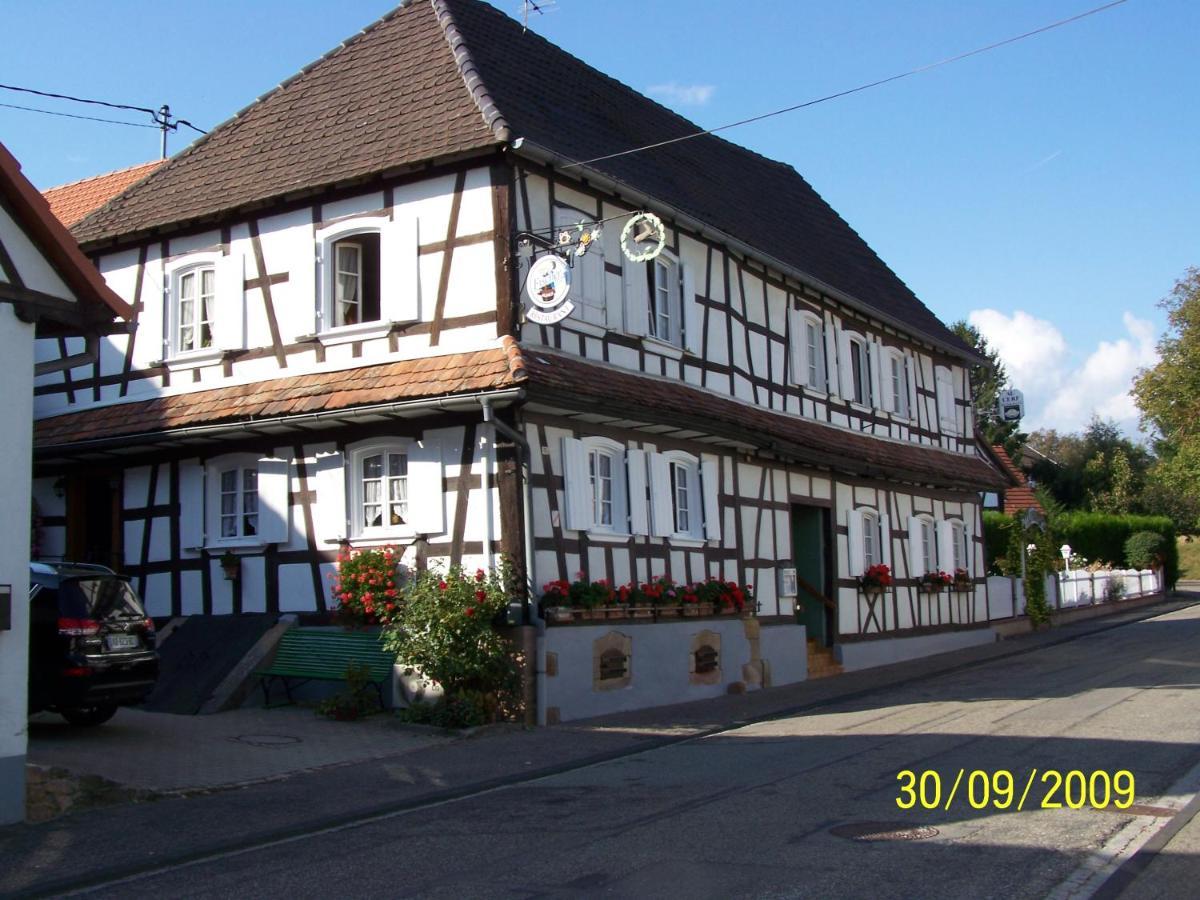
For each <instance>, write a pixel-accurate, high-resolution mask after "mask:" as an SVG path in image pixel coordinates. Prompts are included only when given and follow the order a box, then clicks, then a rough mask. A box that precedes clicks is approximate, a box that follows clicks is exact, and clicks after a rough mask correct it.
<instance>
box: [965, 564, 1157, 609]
mask: <svg viewBox="0 0 1200 900" xmlns="http://www.w3.org/2000/svg"><path fill="white" fill-rule="evenodd" d="M1161 579H1162V574H1161V573H1160V572H1152V571H1150V570H1149V569H1142V570H1140V571H1139V570H1137V569H1113V570H1112V571H1100V572H1087V571H1082V570H1080V571H1069V572H1058V573H1054V574H1049V575H1047V576H1046V602H1047V603H1048V604H1049V605H1050V608H1051V609H1073V608H1075V607H1079V606H1093V605H1096V604H1100V603H1107V602H1111V601H1113V600H1128V599H1131V598H1133V597H1144V596H1146V595H1147V594H1155V593H1158V592H1159V591H1160V590H1161V589H1162V581H1161ZM987 590H988V618H989V619H1009V618H1013V617H1015V616H1021V615H1024V614H1025V586H1024V584H1023V583H1022V582H1021V579H1020V578H1005V577H1003V576H999V575H992V576H989V577H988V580H987Z"/></svg>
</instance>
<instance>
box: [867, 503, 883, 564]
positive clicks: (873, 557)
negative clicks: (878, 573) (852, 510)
mask: <svg viewBox="0 0 1200 900" xmlns="http://www.w3.org/2000/svg"><path fill="white" fill-rule="evenodd" d="M862 555H863V571H866V570H867V569H869V568H871V566H874V565H878V564H879V563H880V562H882V561H883V560H882V557H881V556H880V554H879V516H877V515H876V514H875V513H873V512H870V511H869V510H864V511H863V513H862Z"/></svg>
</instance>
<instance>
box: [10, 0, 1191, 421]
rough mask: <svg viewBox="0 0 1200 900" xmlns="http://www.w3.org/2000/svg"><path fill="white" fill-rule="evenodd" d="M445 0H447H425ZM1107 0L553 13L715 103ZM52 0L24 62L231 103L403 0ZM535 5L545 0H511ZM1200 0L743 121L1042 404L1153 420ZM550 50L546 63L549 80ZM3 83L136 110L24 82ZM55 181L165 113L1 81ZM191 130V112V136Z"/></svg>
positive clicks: (112, 94)
mask: <svg viewBox="0 0 1200 900" xmlns="http://www.w3.org/2000/svg"><path fill="white" fill-rule="evenodd" d="M418 2H423V0H418ZM1098 2H1099V0H1040V2H1027V0H1006V2H999V0H995V2H972V3H963V2H961V0H911V2H894V3H884V2H880V0H874V2H866V0H842V2H839V3H826V2H816V0H798V2H786V3H785V2H746V3H729V2H708V0H703V2H697V0H692V2H682V0H655V2H652V3H648V2H645V0H641V2H632V0H603V2H600V0H591V2H586V0H557V2H555V3H554V4H553V5H552V7H551V11H550V12H548V13H547V14H546V15H541V16H539V15H536V14H535V15H532V16H531V18H530V25H531V27H532V28H533V29H534V30H536V31H538V32H539V33H540V34H542V35H543V36H545V37H546V38H547V39H549V40H550V41H552V42H554V43H556V44H558V45H559V46H561V47H563V48H565V49H567V50H568V51H570V52H572V53H574V54H575V55H576V56H579V57H580V58H582V59H583V60H585V61H586V62H588V63H590V64H592V65H593V66H595V67H597V68H599V69H600V70H602V71H604V72H606V73H608V74H610V75H612V76H613V77H616V78H618V79H620V80H621V81H624V82H625V83H627V84H629V85H631V86H632V87H634V88H636V89H638V90H640V91H642V92H644V93H648V94H650V95H651V96H654V97H655V98H656V99H658V100H660V101H661V102H663V103H665V104H667V105H669V106H671V107H673V108H675V109H676V110H678V111H679V112H681V113H682V114H684V115H686V116H688V117H689V118H692V119H693V120H694V121H696V122H698V123H699V124H701V125H703V126H705V127H713V126H716V125H720V124H724V123H726V122H730V121H733V120H737V119H741V118H744V117H746V116H748V115H754V114H757V113H761V112H766V111H770V110H773V109H777V108H780V107H784V106H788V105H791V104H795V103H798V102H803V101H805V100H809V99H813V98H815V97H819V96H822V95H825V94H828V93H832V92H835V91H839V90H843V89H846V88H849V87H853V86H855V85H858V84H861V83H864V82H868V81H873V80H875V79H878V78H882V77H886V76H889V75H893V74H896V73H899V72H903V71H907V70H909V69H912V68H915V67H917V66H922V65H925V64H927V63H931V62H935V61H937V60H940V59H944V58H946V57H949V56H953V55H955V54H958V53H961V52H964V51H967V50H971V49H974V48H976V47H979V46H982V45H985V44H989V43H991V42H993V41H996V40H1000V39H1003V38H1007V37H1010V36H1013V35H1016V34H1020V33H1022V32H1025V31H1028V30H1031V29H1033V28H1037V27H1040V26H1042V25H1045V24H1048V23H1050V22H1053V21H1056V20H1059V19H1062V18H1066V17H1068V16H1071V15H1075V14H1077V13H1080V12H1083V11H1084V10H1086V9H1088V8H1090V7H1091V6H1094V5H1098ZM392 5H393V4H392V2H390V0H363V2H357V3H342V4H329V3H326V2H313V0H288V2H284V0H255V2H251V3H246V2H231V0H214V2H206V3H190V4H186V5H185V4H168V3H162V2H161V0H160V2H153V3H152V2H148V0H109V2H105V3H94V2H61V0H41V2H39V3H36V4H21V5H20V6H19V7H14V8H13V9H11V10H9V11H8V13H7V16H6V19H7V21H6V25H7V26H8V32H9V35H10V41H9V42H8V44H7V47H6V54H5V56H4V58H3V59H2V60H0V82H2V83H5V84H16V85H21V86H28V87H34V88H38V89H41V90H47V91H55V92H60V93H67V94H75V95H78V96H86V97H95V98H98V99H105V100H110V101H115V102H123V103H130V104H133V105H138V106H146V107H158V106H159V105H161V104H162V103H164V102H165V103H169V104H170V105H171V109H172V111H173V112H174V113H175V114H176V115H179V116H182V117H184V118H187V119H189V120H191V121H193V122H195V123H196V124H197V125H200V126H201V127H204V128H210V127H212V126H213V125H216V124H218V123H219V122H221V121H223V120H225V119H226V118H228V117H230V116H231V115H233V114H234V113H235V112H236V111H237V110H239V109H241V108H242V107H244V106H245V105H247V104H248V103H250V102H251V101H252V100H253V99H254V98H255V97H257V96H259V95H260V94H262V93H264V92H266V91H268V90H270V89H271V88H272V87H274V86H275V85H276V84H278V83H279V82H280V81H281V80H283V79H284V78H286V77H288V76H289V75H291V74H293V73H294V72H295V71H296V70H297V69H299V68H300V67H301V66H303V65H305V64H306V63H308V62H310V61H311V60H312V59H314V58H316V57H317V56H319V55H320V54H322V53H324V52H326V51H327V50H329V49H331V48H332V47H333V46H335V45H336V44H337V43H339V42H340V41H341V40H343V39H345V38H346V37H348V36H350V35H351V34H353V33H354V32H355V31H357V30H358V29H359V28H361V27H362V26H364V25H366V24H367V23H368V22H370V21H372V20H374V19H375V18H376V17H378V16H379V15H381V14H382V13H384V12H386V11H387V9H389V8H390V7H391V6H392ZM494 5H496V6H498V7H500V8H501V9H502V10H504V11H505V12H508V13H510V14H512V15H518V14H519V8H520V2H519V0H496V2H495V4H494ZM1198 34H1200V4H1195V3H1192V2H1188V0H1157V2H1156V0H1128V2H1126V3H1125V4H1123V5H1120V6H1117V7H1115V8H1114V9H1111V10H1109V11H1107V12H1103V13H1100V14H1098V15H1095V16H1092V17H1089V18H1087V19H1084V20H1082V21H1079V22H1076V23H1074V24H1071V25H1067V26H1065V27H1063V28H1060V29H1057V30H1054V31H1051V32H1049V33H1046V34H1042V35H1039V36H1036V37H1033V38H1030V39H1028V40H1026V41H1023V42H1020V43H1017V44H1014V45H1010V46H1007V47H1003V48H1000V49H998V50H995V51H993V52H990V53H987V54H984V55H981V56H977V57H973V58H971V59H968V60H965V61H962V62H959V63H955V64H953V65H949V66H945V67H942V68H939V69H936V70H933V71H930V72H926V73H924V74H920V75H916V76H913V77H912V78H907V79H904V80H902V81H899V82H894V83H892V84H889V85H885V86H883V87H880V88H876V89H874V90H871V91H867V92H864V93H860V94H856V95H854V96H851V97H847V98H843V99H840V100H835V101H832V102H829V103H825V104H821V105H819V106H815V107H811V108H809V109H806V110H802V111H799V112H795V113H790V114H787V115H784V116H779V117H776V118H773V119H769V120H767V121H764V122H761V123H757V124H754V125H749V126H745V127H742V128H737V129H734V130H732V131H728V132H725V133H724V136H725V137H727V138H728V139H730V140H733V141H736V142H738V143H740V144H743V145H744V146H747V147H750V148H751V149H753V150H755V151H757V152H759V153H762V154H764V155H767V156H770V157H773V158H775V159H779V160H782V161H784V162H787V163H789V164H791V165H793V166H794V167H795V168H796V169H797V170H798V171H800V173H801V174H803V175H804V176H805V177H806V178H807V179H808V180H809V181H810V182H811V183H812V184H813V186H814V187H815V188H816V189H817V190H818V191H819V192H820V193H821V194H822V195H823V196H824V197H825V198H826V199H827V200H828V201H829V202H830V203H831V204H832V205H833V206H834V208H835V209H837V210H838V211H839V212H840V213H841V214H842V215H843V216H844V217H845V218H846V219H847V221H849V222H850V224H851V225H852V226H853V227H854V228H855V229H857V230H858V232H859V233H860V234H861V235H862V236H863V237H864V238H865V239H866V240H867V241H868V242H869V243H870V244H871V245H872V247H874V248H875V250H876V251H877V252H878V253H879V254H880V255H881V256H882V257H883V258H884V260H885V261H887V262H888V264H889V265H891V266H892V268H893V269H895V270H896V272H897V273H898V274H899V275H900V276H901V277H902V278H903V279H904V280H905V281H906V282H907V283H908V284H909V285H910V286H911V287H912V288H913V289H914V290H915V291H916V293H917V295H918V296H920V297H921V298H922V299H923V300H924V301H925V303H926V304H927V305H928V306H929V307H930V308H931V309H933V311H934V312H935V313H937V314H938V315H939V316H941V317H942V318H943V319H944V320H946V321H952V320H954V319H959V318H968V319H970V320H971V321H973V322H975V323H976V324H978V325H979V326H980V327H981V328H982V329H983V331H984V333H985V334H986V335H987V336H988V337H989V339H990V340H992V342H993V343H994V344H995V345H996V346H997V347H998V349H1000V351H1001V354H1002V356H1003V357H1004V358H1005V360H1006V362H1007V364H1008V367H1009V369H1010V372H1011V374H1012V375H1013V376H1014V381H1015V382H1016V386H1017V387H1019V388H1021V389H1022V390H1023V391H1024V392H1025V394H1026V397H1027V400H1028V415H1027V418H1026V422H1025V425H1026V427H1031V428H1036V427H1043V426H1050V427H1056V428H1058V429H1060V430H1076V429H1078V428H1080V427H1082V426H1083V425H1084V424H1086V422H1087V419H1088V418H1089V417H1090V415H1091V414H1092V412H1093V411H1096V412H1099V413H1100V414H1101V415H1102V416H1105V417H1112V418H1115V419H1117V420H1118V421H1119V422H1121V423H1122V425H1123V426H1125V427H1126V429H1127V430H1129V431H1130V432H1133V431H1135V429H1136V412H1135V410H1134V409H1133V407H1132V404H1131V403H1130V402H1129V400H1128V398H1127V396H1126V391H1127V388H1128V384H1129V380H1130V378H1131V377H1132V375H1133V373H1134V372H1135V371H1136V369H1137V368H1138V367H1139V366H1143V365H1147V364H1151V363H1152V362H1153V361H1154V358H1155V357H1154V349H1153V345H1154V342H1155V340H1156V339H1157V337H1158V336H1159V335H1160V333H1161V332H1162V330H1163V328H1164V327H1165V318H1164V316H1163V315H1162V313H1161V311H1160V310H1158V309H1157V308H1156V305H1155V304H1156V302H1157V300H1158V299H1159V298H1161V297H1163V296H1164V295H1165V294H1166V293H1167V292H1168V291H1169V290H1170V288H1171V286H1172V284H1173V283H1174V281H1175V280H1176V278H1178V277H1179V276H1180V275H1181V274H1182V273H1183V270H1184V269H1185V268H1186V267H1187V266H1189V265H1200V241H1198V240H1197V234H1198V230H1197V226H1196V211H1197V210H1198V209H1200V174H1198V173H1200V117H1197V116H1196V115H1195V110H1196V107H1197V96H1196V94H1197V87H1198V85H1200V82H1198V80H1197V78H1196V74H1195V39H1196V36H1197V35H1198ZM536 77H537V73H536V72H535V71H531V72H530V78H531V79H534V80H536ZM0 103H12V104H18V105H23V106H36V107H42V108H46V109H55V110H60V111H63V112H71V113H75V114H82V115H99V116H104V117H109V116H111V117H114V118H129V119H130V120H131V121H140V120H141V117H140V116H139V114H133V115H132V116H128V117H127V116H125V115H124V114H121V113H116V114H114V113H113V112H112V111H104V110H101V109H99V108H88V107H80V106H77V105H75V104H69V105H68V104H61V103H56V102H54V101H49V100H44V99H42V98H36V97H29V96H26V95H21V94H14V93H11V92H8V91H0ZM0 140H3V141H4V142H5V144H7V146H8V147H9V149H10V150H11V151H12V152H13V153H14V154H15V155H16V156H17V158H18V159H20V160H21V162H22V164H23V166H24V168H25V172H26V174H27V175H28V176H29V177H30V179H31V180H32V181H33V182H34V183H35V184H36V185H38V186H39V187H50V186H52V185H56V184H61V183H63V182H67V181H72V180H75V179H78V178H83V177H87V176H89V175H93V174H96V173H99V172H104V171H109V170H112V169H115V168H121V167H123V166H127V165H132V164H134V163H137V162H141V161H144V160H146V159H150V158H154V157H155V156H157V153H158V134H157V132H155V131H152V130H150V129H142V128H125V127H118V126H112V125H104V124H99V123H91V122H82V121H75V120H70V119H61V118H54V117H50V116H43V115H37V114H33V113H28V112H23V111H18V110H12V109H7V108H3V107H0ZM188 140H190V138H188V137H185V133H184V132H182V131H181V132H180V133H179V134H178V135H172V137H171V139H170V147H171V149H172V151H177V150H179V149H181V148H182V147H183V146H184V144H185V143H186V142H187V141H188Z"/></svg>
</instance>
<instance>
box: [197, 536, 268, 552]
mask: <svg viewBox="0 0 1200 900" xmlns="http://www.w3.org/2000/svg"><path fill="white" fill-rule="evenodd" d="M265 546H267V545H266V543H264V542H263V541H260V540H259V539H258V538H225V539H223V540H216V541H209V542H208V543H206V544H205V545H204V549H205V550H261V549H262V548H263V547H265Z"/></svg>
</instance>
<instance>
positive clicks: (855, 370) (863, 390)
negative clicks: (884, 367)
mask: <svg viewBox="0 0 1200 900" xmlns="http://www.w3.org/2000/svg"><path fill="white" fill-rule="evenodd" d="M870 366H871V364H870V361H869V359H868V357H867V345H866V342H865V341H863V340H862V339H860V338H851V339H850V377H851V384H852V388H851V392H850V399H851V400H853V401H854V402H855V403H861V404H862V405H863V406H868V405H870V402H871V368H870Z"/></svg>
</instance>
